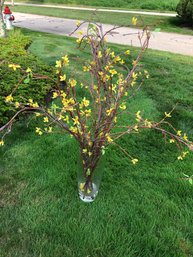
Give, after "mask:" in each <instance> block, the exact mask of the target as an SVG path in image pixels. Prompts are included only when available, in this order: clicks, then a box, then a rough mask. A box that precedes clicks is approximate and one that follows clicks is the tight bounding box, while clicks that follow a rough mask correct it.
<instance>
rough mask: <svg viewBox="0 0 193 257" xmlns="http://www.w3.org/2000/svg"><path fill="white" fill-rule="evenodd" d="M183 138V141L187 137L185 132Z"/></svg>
mask: <svg viewBox="0 0 193 257" xmlns="http://www.w3.org/2000/svg"><path fill="white" fill-rule="evenodd" d="M183 139H184V140H185V141H187V140H188V137H187V135H186V133H184V136H183Z"/></svg>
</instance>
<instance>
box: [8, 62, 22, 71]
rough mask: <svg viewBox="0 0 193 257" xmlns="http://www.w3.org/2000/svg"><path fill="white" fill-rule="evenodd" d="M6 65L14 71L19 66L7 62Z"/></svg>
mask: <svg viewBox="0 0 193 257" xmlns="http://www.w3.org/2000/svg"><path fill="white" fill-rule="evenodd" d="M8 67H9V68H12V69H13V70H14V71H16V70H17V69H18V68H21V66H20V65H17V64H9V65H8Z"/></svg>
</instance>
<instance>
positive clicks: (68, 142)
mask: <svg viewBox="0 0 193 257" xmlns="http://www.w3.org/2000/svg"><path fill="white" fill-rule="evenodd" d="M24 32H25V34H27V35H30V36H32V39H33V43H32V45H31V46H30V48H29V51H31V52H32V53H34V54H35V55H37V56H39V57H40V58H42V59H43V60H44V61H45V62H47V63H49V64H54V62H55V60H56V59H57V58H58V57H59V56H61V54H65V53H67V54H69V56H70V58H71V59H72V61H71V62H72V67H73V70H76V71H77V72H78V75H79V79H80V78H82V77H83V78H84V76H85V75H83V74H82V71H81V70H82V69H81V66H82V58H84V59H87V58H89V54H88V52H87V51H86V52H85V53H82V52H81V53H80V52H79V50H78V49H77V48H76V46H75V42H74V39H72V38H66V37H61V36H54V35H50V34H45V33H36V32H34V33H33V32H29V31H24ZM111 46H112V47H113V49H114V51H115V52H119V51H120V50H124V49H128V47H123V46H119V45H114V46H113V45H111ZM131 50H132V51H131V52H132V54H133V55H135V54H136V49H131ZM77 57H80V58H81V61H77ZM143 63H144V67H145V68H146V69H147V70H149V72H150V75H151V77H150V79H149V80H147V82H146V83H145V84H144V85H143V87H142V89H141V91H140V92H139V93H138V94H137V95H136V96H135V97H134V98H133V99H132V101H130V102H129V103H128V106H129V108H130V110H131V111H132V112H136V111H137V110H139V109H140V110H141V111H143V112H144V113H146V115H147V117H154V119H157V120H158V119H159V118H160V117H163V113H164V112H165V111H169V110H171V109H172V107H173V106H174V105H175V104H178V105H177V107H176V110H175V111H174V113H173V115H172V118H171V122H172V124H174V125H175V126H176V127H177V128H179V129H182V130H183V131H184V132H187V133H188V134H189V135H190V137H191V138H193V127H192V119H193V109H192V93H193V91H192V81H193V73H192V68H193V58H190V57H185V56H181V55H174V54H170V53H164V52H159V51H152V50H148V52H147V53H146V54H145V56H144V59H143ZM121 122H122V123H126V122H127V120H126V119H123V120H122V121H121ZM26 125H27V124H26V121H25V120H21V123H20V124H19V123H18V125H16V126H15V128H14V130H13V131H12V133H11V134H10V135H9V136H8V137H7V140H6V145H5V146H4V147H2V148H1V149H0V160H1V165H0V175H1V176H0V185H1V187H0V195H1V199H0V207H1V209H0V220H1V223H0V224H1V225H0V244H1V247H0V256H2V257H16V256H17V257H39V256H42V257H44V256H46V257H60V256H61V257H64V256H65V257H66V256H67V257H86V256H89V257H174V256H175V257H187V256H189V257H191V256H193V243H192V242H193V226H192V220H193V198H192V195H193V186H192V185H191V184H190V183H189V182H188V181H186V180H183V179H181V178H183V177H184V175H183V173H185V174H188V175H192V174H193V163H192V157H193V154H189V155H188V156H187V158H186V159H185V160H184V161H182V162H180V161H177V158H176V157H177V156H178V150H177V149H176V148H175V147H174V145H171V144H168V143H166V142H165V140H164V139H163V137H162V135H160V134H157V133H155V132H153V131H144V132H141V133H139V134H135V135H132V136H128V137H124V138H122V139H121V140H120V141H119V144H120V145H121V146H123V147H125V148H126V149H128V151H129V152H130V153H131V154H132V155H134V156H136V157H138V159H139V160H140V161H139V163H138V165H136V166H133V165H131V164H130V161H129V160H128V159H127V158H126V157H125V155H124V154H123V153H122V152H120V151H119V150H118V149H117V148H116V147H115V146H112V147H109V149H108V151H107V153H106V166H105V171H104V176H103V180H102V183H101V188H100V192H99V195H98V197H97V199H96V201H95V202H93V203H92V204H85V203H83V202H81V201H80V200H79V199H78V194H77V182H76V169H77V156H78V149H77V145H76V143H75V142H74V140H73V139H71V138H68V137H66V136H64V135H61V134H58V135H48V136H37V135H35V132H34V130H35V127H36V123H35V122H32V123H31V126H28V127H27V126H26Z"/></svg>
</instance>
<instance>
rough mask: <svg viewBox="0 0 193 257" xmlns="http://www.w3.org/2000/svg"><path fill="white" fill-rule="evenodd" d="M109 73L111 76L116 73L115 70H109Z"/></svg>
mask: <svg viewBox="0 0 193 257" xmlns="http://www.w3.org/2000/svg"><path fill="white" fill-rule="evenodd" d="M109 73H111V76H114V75H116V74H117V71H116V70H109Z"/></svg>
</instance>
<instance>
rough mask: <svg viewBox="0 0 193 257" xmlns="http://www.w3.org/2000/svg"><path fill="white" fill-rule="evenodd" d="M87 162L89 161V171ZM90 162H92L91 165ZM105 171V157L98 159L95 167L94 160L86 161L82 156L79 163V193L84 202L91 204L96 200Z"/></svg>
mask: <svg viewBox="0 0 193 257" xmlns="http://www.w3.org/2000/svg"><path fill="white" fill-rule="evenodd" d="M85 161H87V169H85V165H84V164H85ZM89 161H90V162H91V163H90V164H89ZM93 166H94V167H93ZM88 167H90V168H88ZM103 170H104V156H103V155H101V156H100V157H99V158H98V161H97V162H96V164H95V165H92V158H90V159H87V160H85V159H84V158H83V157H82V156H80V158H79V162H78V193H79V197H80V199H81V200H82V201H83V202H87V203H90V202H93V201H94V200H95V198H96V196H97V195H98V191H99V186H100V182H101V179H102V174H103Z"/></svg>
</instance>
